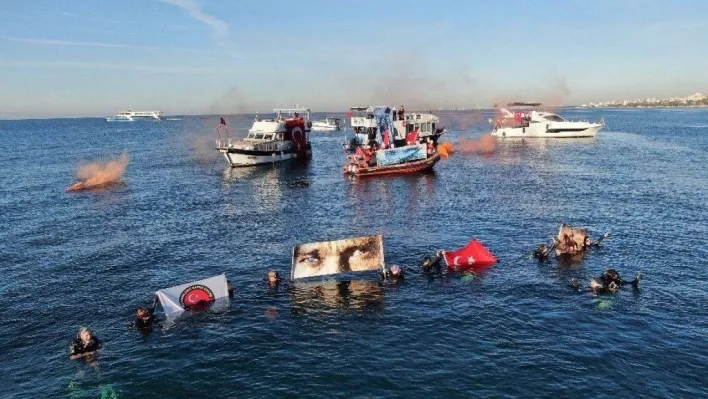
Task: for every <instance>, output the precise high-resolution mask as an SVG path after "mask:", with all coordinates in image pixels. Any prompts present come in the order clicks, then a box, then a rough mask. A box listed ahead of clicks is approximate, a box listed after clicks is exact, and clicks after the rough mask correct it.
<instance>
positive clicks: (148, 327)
mask: <svg viewBox="0 0 708 399" xmlns="http://www.w3.org/2000/svg"><path fill="white" fill-rule="evenodd" d="M377 237H378V238H379V244H378V245H377V244H376V242H377V241H376V238H377ZM380 237H381V236H372V237H359V238H353V239H346V240H341V241H336V242H322V243H310V244H303V245H301V246H302V247H303V248H300V247H301V246H298V247H296V248H295V249H294V250H293V257H294V261H293V275H292V276H291V280H290V281H291V282H292V281H294V279H295V278H297V277H298V276H296V274H295V273H296V272H295V270H296V260H295V257H296V256H297V255H296V254H297V253H298V251H299V249H302V251H300V252H304V253H305V255H304V256H305V259H303V261H304V263H305V264H306V265H309V264H312V262H322V264H332V265H334V269H333V270H330V271H329V272H326V274H339V273H342V272H345V271H349V272H352V271H365V270H374V269H371V268H369V267H368V266H366V264H367V262H368V263H369V264H370V265H371V266H373V267H374V268H376V267H377V263H378V260H377V259H378V258H376V255H375V254H376V252H377V251H380V254H381V262H383V247H382V241H380ZM607 237H609V234H608V233H605V234H603V235H602V236H601V237H600V239H598V240H597V241H593V240H592V239H591V238H590V236H589V235H588V234H587V230H586V229H578V228H574V227H572V226H568V225H566V224H562V225H561V227H560V230H559V233H558V235H557V237H556V238H554V240H553V242H552V243H551V244H550V245H546V244H545V243H544V244H540V245H539V246H538V248H537V249H536V250H534V251H533V252H532V253H531V255H530V257H532V258H535V259H537V260H538V261H540V262H542V263H548V262H550V261H551V259H552V258H553V256H554V255H555V257H556V258H557V259H558V261H559V265H561V266H562V265H563V263H562V262H561V260H562V259H563V258H566V257H571V258H575V259H576V260H582V256H583V255H584V254H585V253H586V252H588V251H590V250H591V249H592V248H599V247H600V246H601V244H602V242H603V241H604V240H605V239H606V238H607ZM342 243H344V244H342ZM354 249H356V251H355V252H358V253H361V252H362V251H364V252H367V251H368V252H370V253H371V255H367V257H365V258H362V259H359V260H358V261H359V262H363V265H364V266H363V267H361V268H358V267H356V265H354V264H352V262H357V260H352V259H353V258H352V257H351V256H349V258H347V259H348V260H347V262H348V263H347V267H346V268H345V269H346V270H345V269H340V268H339V266H338V265H339V262H340V261H341V257H340V256H341V254H340V253H339V252H346V253H349V252H352V251H353V250H354ZM321 250H322V251H321ZM321 252H323V253H325V252H326V253H327V255H324V256H325V258H327V257H331V258H332V259H331V261H330V259H320V257H321V256H322V255H321ZM313 253H317V255H312V254H313ZM313 256H316V258H313ZM367 259H368V260H367ZM495 263H497V258H496V257H495V256H494V255H493V254H492V253H491V252H490V251H489V250H488V249H487V248H486V247H485V246H484V245H483V244H482V243H481V242H479V241H478V240H472V241H470V242H469V243H468V244H467V246H465V247H464V248H461V249H459V250H454V251H437V252H436V253H435V254H434V255H433V256H426V257H424V258H423V259H422V260H421V262H420V273H421V275H423V276H427V277H428V278H432V279H434V278H438V277H443V276H445V275H455V274H460V275H462V276H476V275H477V274H478V273H482V272H484V270H486V268H488V267H490V266H492V265H494V264H495ZM443 265H445V267H444V266H443ZM317 270H320V271H321V269H320V268H318V269H317ZM445 271H447V273H445ZM378 274H379V280H378V284H379V285H381V286H386V285H390V286H397V285H398V284H400V283H401V282H403V281H404V280H405V278H406V272H405V269H404V268H402V267H400V266H398V265H391V266H389V267H383V268H380V269H379V272H378ZM317 275H322V274H311V275H307V274H305V275H304V277H312V276H317ZM641 279H642V275H641V273H638V274H637V275H636V277H635V278H634V279H633V280H631V281H627V280H625V279H623V278H622V277H621V276H620V273H619V272H618V271H617V270H616V269H614V268H609V269H607V270H606V271H605V272H604V273H602V275H600V276H599V277H597V278H594V279H591V280H590V282H589V284H588V285H584V284H582V283H580V282H579V281H578V280H577V279H573V280H572V281H571V282H570V284H569V288H570V289H573V290H577V291H587V292H591V293H593V294H594V295H604V294H613V293H616V292H617V291H618V290H619V289H620V288H621V287H623V286H631V287H633V288H634V289H635V290H638V289H639V282H640V281H641ZM263 280H264V282H265V284H266V285H267V287H268V288H270V289H279V288H280V287H281V285H282V284H283V278H282V277H281V275H280V273H279V272H278V271H277V270H268V271H267V273H266V275H265V277H264V279H263ZM219 284H223V288H224V289H223V290H221V291H223V292H222V295H219V291H220V287H219ZM285 285H286V287H285V289H287V288H288V286H289V285H288V284H285ZM175 289H176V291H175ZM170 290H173V292H172V293H170ZM171 295H172V296H171ZM177 297H179V299H177ZM233 297H234V286H233V284H232V283H231V282H230V281H229V280H227V279H226V277H225V275H221V276H216V277H213V278H210V279H205V280H200V281H197V282H191V283H187V284H183V285H181V286H177V287H172V288H169V289H164V290H159V291H157V293H156V294H155V296H154V299H153V302H152V304H151V306H149V307H143V306H140V307H138V308H137V309H136V312H135V317H134V319H133V320H132V321H131V322H130V323H128V328H129V329H133V330H137V331H140V332H141V333H144V334H149V333H151V332H152V331H154V329H156V328H161V327H162V325H161V322H160V320H159V319H158V318H157V317H156V314H155V313H156V310H157V306H158V304H160V305H162V308H163V310H164V311H165V314H168V312H169V311H171V310H174V309H175V308H176V309H178V310H180V311H191V312H199V311H206V310H208V309H209V308H210V307H211V306H212V304H214V303H215V302H216V300H217V299H220V298H225V299H231V298H233ZM177 302H178V303H177ZM102 346H103V342H102V340H101V339H99V338H98V337H97V336H96V334H95V333H94V332H93V331H92V330H90V329H88V328H81V329H80V330H79V332H78V333H77V335H76V337H75V338H74V339H73V340H72V342H71V344H70V346H69V356H70V357H71V358H72V359H84V360H86V361H87V362H91V361H93V360H94V359H95V355H96V352H97V351H98V350H99V349H101V348H102Z"/></svg>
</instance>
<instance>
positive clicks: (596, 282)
mask: <svg viewBox="0 0 708 399" xmlns="http://www.w3.org/2000/svg"><path fill="white" fill-rule="evenodd" d="M640 281H642V273H637V276H636V277H634V280H632V281H625V280H624V279H622V277H621V276H620V275H619V273H618V272H617V270H615V269H607V270H606V271H605V272H604V273H602V275H601V276H600V277H598V278H594V279H592V280H590V287H589V288H590V290H591V291H592V292H593V293H594V294H608V293H614V292H616V291H617V290H618V289H619V288H620V287H622V286H623V285H627V284H629V285H631V286H632V287H633V288H634V289H635V290H637V289H639V282H640ZM570 286H571V287H572V288H575V289H577V290H580V289H581V286H580V282H579V281H578V280H577V279H573V281H571V283H570Z"/></svg>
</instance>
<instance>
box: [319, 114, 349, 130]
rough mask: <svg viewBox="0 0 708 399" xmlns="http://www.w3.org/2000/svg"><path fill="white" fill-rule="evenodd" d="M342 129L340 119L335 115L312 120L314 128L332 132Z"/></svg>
mask: <svg viewBox="0 0 708 399" xmlns="http://www.w3.org/2000/svg"><path fill="white" fill-rule="evenodd" d="M341 129H342V127H341V122H340V119H339V118H337V117H334V116H328V117H326V118H324V119H319V120H316V121H312V130H316V131H321V132H332V131H335V130H341Z"/></svg>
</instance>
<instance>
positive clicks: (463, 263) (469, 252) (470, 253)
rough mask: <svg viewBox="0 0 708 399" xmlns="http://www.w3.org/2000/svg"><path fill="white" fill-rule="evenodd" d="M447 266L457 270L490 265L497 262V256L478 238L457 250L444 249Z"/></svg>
mask: <svg viewBox="0 0 708 399" xmlns="http://www.w3.org/2000/svg"><path fill="white" fill-rule="evenodd" d="M443 256H444V257H445V263H446V264H447V267H448V268H450V269H455V270H468V269H471V268H482V267H488V266H491V265H493V264H495V263H497V258H496V257H495V256H494V255H493V254H492V253H491V252H489V250H488V249H487V247H485V246H484V245H482V243H481V242H479V241H477V240H472V241H470V242H469V244H467V246H465V247H464V248H462V249H458V250H457V251H443Z"/></svg>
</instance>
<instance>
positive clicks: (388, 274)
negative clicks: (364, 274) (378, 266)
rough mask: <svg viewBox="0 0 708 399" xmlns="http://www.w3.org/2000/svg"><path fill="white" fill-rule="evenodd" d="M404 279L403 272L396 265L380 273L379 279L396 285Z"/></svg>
mask: <svg viewBox="0 0 708 399" xmlns="http://www.w3.org/2000/svg"><path fill="white" fill-rule="evenodd" d="M404 277H405V271H404V270H403V269H402V268H400V267H399V266H396V265H391V267H390V268H388V269H387V270H384V271H383V272H381V278H382V279H384V280H387V279H388V280H390V281H391V282H392V283H394V284H395V283H398V282H401V281H402V280H403V278H404Z"/></svg>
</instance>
